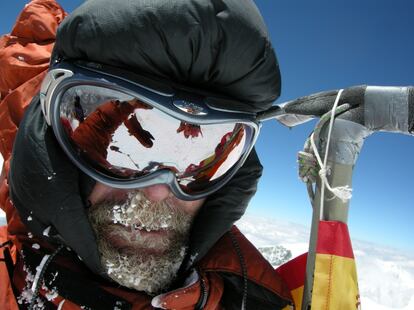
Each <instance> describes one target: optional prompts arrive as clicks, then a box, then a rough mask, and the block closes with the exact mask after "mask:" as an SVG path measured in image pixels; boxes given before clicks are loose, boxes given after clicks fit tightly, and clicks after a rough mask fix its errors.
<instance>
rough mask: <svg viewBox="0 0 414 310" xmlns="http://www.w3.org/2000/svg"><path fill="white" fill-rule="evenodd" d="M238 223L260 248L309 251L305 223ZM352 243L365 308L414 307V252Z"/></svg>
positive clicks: (250, 218)
mask: <svg viewBox="0 0 414 310" xmlns="http://www.w3.org/2000/svg"><path fill="white" fill-rule="evenodd" d="M237 226H238V227H239V229H240V230H241V231H242V232H243V233H244V234H245V235H246V237H247V238H248V239H249V240H250V241H251V242H252V243H253V244H254V245H255V246H256V247H266V246H272V247H275V246H282V247H283V248H285V249H287V250H290V251H291V252H292V257H296V256H297V255H300V254H302V253H305V252H307V250H308V241H309V230H310V229H309V228H307V227H305V226H302V225H299V224H295V223H290V222H281V221H278V220H275V219H272V218H260V217H255V216H252V215H245V216H244V217H243V218H242V219H241V220H240V221H239V222H238V223H237ZM351 234H352V232H351ZM352 245H353V248H354V254H355V261H356V265H357V272H358V282H359V289H360V294H361V303H362V309H364V310H391V309H400V310H409V309H410V310H412V309H414V255H412V254H408V253H404V252H402V251H400V250H398V249H393V248H388V247H384V246H381V245H377V244H373V243H369V242H365V241H361V240H352ZM265 257H266V255H265Z"/></svg>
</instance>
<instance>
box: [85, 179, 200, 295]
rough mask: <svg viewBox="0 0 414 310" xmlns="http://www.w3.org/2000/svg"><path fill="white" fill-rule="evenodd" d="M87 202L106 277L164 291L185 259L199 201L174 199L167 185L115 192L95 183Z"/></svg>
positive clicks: (151, 289)
mask: <svg viewBox="0 0 414 310" xmlns="http://www.w3.org/2000/svg"><path fill="white" fill-rule="evenodd" d="M89 200H90V201H91V203H92V206H91V208H90V209H89V219H90V222H91V224H92V227H93V229H94V231H95V233H96V237H97V242H98V247H99V250H100V252H101V260H102V265H103V266H104V268H105V269H106V271H107V273H108V276H109V277H110V278H112V279H113V280H114V281H116V282H117V283H119V284H121V285H123V286H126V287H129V288H133V289H136V290H139V291H145V292H147V293H149V294H156V293H159V292H161V291H162V290H164V289H166V288H167V287H168V285H169V284H170V283H171V282H172V281H173V280H174V278H175V276H176V273H177V271H178V268H179V266H180V264H181V262H182V260H183V258H184V254H185V252H186V249H187V244H188V236H189V230H190V225H191V223H192V220H193V218H194V216H195V215H196V214H197V212H198V210H199V209H200V207H201V206H202V204H203V202H204V200H195V201H183V200H179V199H177V198H176V197H175V196H174V195H173V194H172V193H171V192H170V190H169V188H168V186H166V185H154V186H150V187H147V188H144V189H141V190H120V189H115V188H111V187H108V186H105V185H103V184H100V183H97V184H96V185H95V187H94V189H93V191H92V193H91V194H90V196H89Z"/></svg>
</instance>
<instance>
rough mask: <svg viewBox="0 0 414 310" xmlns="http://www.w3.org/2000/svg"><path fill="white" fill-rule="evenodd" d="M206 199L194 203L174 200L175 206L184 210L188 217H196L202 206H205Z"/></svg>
mask: <svg viewBox="0 0 414 310" xmlns="http://www.w3.org/2000/svg"><path fill="white" fill-rule="evenodd" d="M204 201H205V199H200V200H193V201H184V200H179V199H174V204H175V205H176V206H177V207H179V208H180V209H181V210H183V211H184V212H185V213H187V214H188V215H191V216H192V217H194V216H195V215H196V214H197V212H198V211H199V210H200V208H201V206H202V205H203V203H204Z"/></svg>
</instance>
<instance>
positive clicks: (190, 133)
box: [60, 85, 253, 192]
mask: <svg viewBox="0 0 414 310" xmlns="http://www.w3.org/2000/svg"><path fill="white" fill-rule="evenodd" d="M60 122H61V125H62V127H63V128H64V131H65V133H66V135H67V138H68V140H69V141H70V143H71V145H72V146H73V148H74V149H75V152H76V154H77V156H79V157H80V158H81V159H82V161H83V162H86V163H87V164H89V165H91V166H92V167H93V168H94V169H96V170H97V171H99V172H100V173H102V174H105V175H108V176H111V177H115V178H117V179H126V180H131V179H136V178H139V177H141V176H144V175H147V174H149V173H151V172H154V171H157V170H160V169H169V170H171V171H173V172H174V173H175V175H176V177H177V180H178V182H179V184H180V186H181V187H182V188H183V190H184V191H186V192H197V191H201V190H204V189H205V188H207V187H208V186H209V185H211V184H212V183H214V182H216V181H218V180H219V178H220V177H222V176H224V175H225V174H226V172H228V171H229V170H230V169H231V168H232V167H233V166H234V165H235V164H236V163H237V161H238V160H239V159H240V158H241V156H242V155H243V154H244V152H246V148H247V144H248V142H250V141H249V139H250V138H251V136H252V135H253V129H252V128H251V127H250V126H248V125H245V124H242V123H222V124H208V125H197V124H190V123H186V122H183V121H180V120H178V119H176V118H174V117H172V116H170V115H168V114H166V113H164V112H162V111H160V110H158V109H156V108H153V107H152V106H150V105H147V104H145V103H143V102H141V101H139V100H138V99H136V98H134V97H132V96H130V95H127V94H125V93H122V92H119V91H114V90H111V89H107V88H103V87H97V86H85V85H82V86H74V87H72V88H69V89H68V90H66V92H65V93H64V94H63V96H62V99H61V104H60Z"/></svg>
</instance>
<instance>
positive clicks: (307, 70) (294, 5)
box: [0, 0, 414, 253]
mask: <svg viewBox="0 0 414 310" xmlns="http://www.w3.org/2000/svg"><path fill="white" fill-rule="evenodd" d="M26 2H27V1H20V0H18V1H17V0H15V1H1V2H0V17H1V18H0V33H7V32H9V30H10V28H11V26H12V24H13V22H14V20H15V18H16V16H17V14H18V12H19V11H20V10H21V8H22V7H23V6H24V4H25V3H26ZM81 2H82V1H60V3H61V4H62V6H63V7H64V8H65V9H67V10H68V11H71V10H73V8H74V7H76V6H77V5H79V4H80V3H81ZM255 2H256V4H257V5H258V7H259V9H260V11H261V12H262V14H263V17H264V19H265V21H266V23H267V25H268V28H269V33H270V36H271V39H272V42H273V45H274V47H275V50H276V53H277V56H278V59H279V63H280V68H281V72H282V96H281V98H280V99H279V100H278V101H277V103H281V102H283V101H286V100H290V99H294V98H297V97H300V96H303V95H308V94H311V93H315V92H318V91H322V90H329V89H337V88H344V87H348V86H352V85H360V84H368V85H404V86H405V85H414V80H413V71H414V70H413V69H414V57H413V56H412V55H413V47H414V43H413V40H412V36H413V35H412V30H413V29H414V19H413V18H412V12H413V10H414V2H412V1H409V0H405V1H404V0H393V1H387V0H382V1H381V0H365V1H356V0H346V1H345V0H344V1H332V0H331V1H329V0H325V1H322V0H315V1H297V0H289V1H271V0H256V1H255ZM314 124H315V123H310V124H306V125H302V126H300V127H298V128H294V129H291V130H289V129H287V128H284V127H282V126H281V125H279V124H278V123H277V122H267V123H266V124H265V125H264V126H263V129H262V133H261V136H260V138H259V141H258V143H257V150H258V153H259V156H260V158H261V161H262V164H263V166H264V167H265V171H264V175H263V178H262V180H261V182H260V184H259V190H258V193H257V195H256V196H255V198H254V199H253V201H252V203H251V205H250V207H249V211H248V212H249V213H252V214H258V215H265V216H267V217H274V218H278V219H283V220H287V221H292V222H297V223H301V224H304V225H309V224H310V220H311V207H310V203H309V200H308V197H307V193H306V189H305V186H304V185H303V184H302V183H301V181H300V180H299V178H298V177H297V164H296V154H297V152H298V151H299V150H301V149H302V147H303V143H304V141H305V139H306V137H307V136H308V134H309V133H310V132H311V130H312V128H313V126H314ZM413 153H414V137H410V136H404V135H397V134H389V133H376V134H374V135H373V136H371V137H369V138H368V139H367V140H366V141H365V144H364V147H363V149H362V152H361V154H360V157H359V160H358V162H357V165H356V167H355V170H354V179H353V188H354V194H353V198H352V201H351V208H350V215H349V227H350V232H351V235H352V236H353V237H354V238H357V239H364V240H368V241H373V242H376V243H379V244H384V245H390V246H395V247H399V248H402V249H404V250H406V251H410V252H412V253H414V243H413V242H412V241H411V239H412V238H413V237H414V225H413V218H414V208H413V202H412V200H413V199H414V193H412V192H411V188H412V182H411V181H412V176H413V175H414V163H413V162H412V161H410V158H411V157H410V155H411V154H413Z"/></svg>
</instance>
